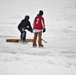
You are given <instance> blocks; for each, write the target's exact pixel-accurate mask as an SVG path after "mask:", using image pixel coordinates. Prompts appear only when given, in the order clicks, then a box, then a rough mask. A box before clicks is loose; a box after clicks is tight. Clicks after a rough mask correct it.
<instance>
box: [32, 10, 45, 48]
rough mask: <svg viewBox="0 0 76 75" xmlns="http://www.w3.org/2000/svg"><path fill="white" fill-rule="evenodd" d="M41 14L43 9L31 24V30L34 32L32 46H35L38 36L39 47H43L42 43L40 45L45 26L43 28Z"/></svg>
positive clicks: (43, 23)
mask: <svg viewBox="0 0 76 75" xmlns="http://www.w3.org/2000/svg"><path fill="white" fill-rule="evenodd" d="M42 15H43V11H42V10H40V11H39V14H38V15H37V16H36V17H35V19H34V24H33V32H34V38H33V39H34V41H33V47H36V46H37V44H36V40H37V37H38V38H39V39H38V45H39V47H43V45H42V32H45V31H46V28H45V22H44V18H43V17H42Z"/></svg>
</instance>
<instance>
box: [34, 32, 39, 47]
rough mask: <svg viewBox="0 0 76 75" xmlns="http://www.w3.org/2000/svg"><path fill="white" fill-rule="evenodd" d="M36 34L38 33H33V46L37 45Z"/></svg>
mask: <svg viewBox="0 0 76 75" xmlns="http://www.w3.org/2000/svg"><path fill="white" fill-rule="evenodd" d="M37 35H38V33H34V39H33V46H37V45H36V40H37Z"/></svg>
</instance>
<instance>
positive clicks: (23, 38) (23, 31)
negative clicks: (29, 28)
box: [18, 28, 26, 41]
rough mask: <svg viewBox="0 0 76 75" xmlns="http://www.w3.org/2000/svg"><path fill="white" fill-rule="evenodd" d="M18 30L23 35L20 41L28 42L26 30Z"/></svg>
mask: <svg viewBox="0 0 76 75" xmlns="http://www.w3.org/2000/svg"><path fill="white" fill-rule="evenodd" d="M18 29H19V31H20V33H21V35H20V39H21V40H23V41H25V40H26V31H25V29H23V28H18Z"/></svg>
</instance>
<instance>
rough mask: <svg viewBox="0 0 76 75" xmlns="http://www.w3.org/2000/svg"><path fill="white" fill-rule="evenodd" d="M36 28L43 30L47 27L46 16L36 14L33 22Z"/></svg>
mask: <svg viewBox="0 0 76 75" xmlns="http://www.w3.org/2000/svg"><path fill="white" fill-rule="evenodd" d="M33 28H34V29H38V30H42V29H43V28H45V23H44V18H43V17H42V16H36V17H35V19H34V24H33Z"/></svg>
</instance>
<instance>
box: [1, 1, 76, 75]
mask: <svg viewBox="0 0 76 75" xmlns="http://www.w3.org/2000/svg"><path fill="white" fill-rule="evenodd" d="M40 9H42V10H43V11H44V18H45V23H46V32H45V33H43V39H44V40H46V41H47V43H44V42H43V44H44V48H38V47H37V48H33V47H32V43H27V44H24V43H7V42H6V39H8V38H19V35H20V33H19V31H18V30H17V26H18V24H19V22H20V21H21V20H22V19H23V18H24V17H25V15H27V14H28V15H30V21H31V24H33V19H34V17H35V16H36V15H37V13H38V11H39V10H40ZM27 38H33V33H30V32H27ZM10 74H11V75H76V0H41V1H38V0H32V1H30V0H0V75H10Z"/></svg>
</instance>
